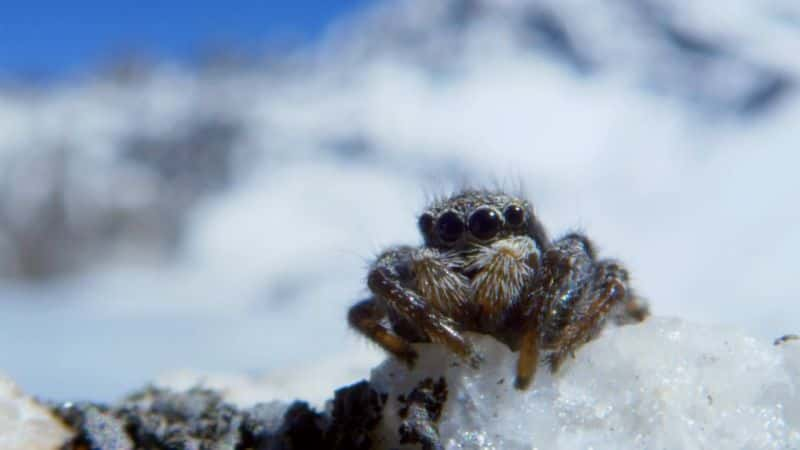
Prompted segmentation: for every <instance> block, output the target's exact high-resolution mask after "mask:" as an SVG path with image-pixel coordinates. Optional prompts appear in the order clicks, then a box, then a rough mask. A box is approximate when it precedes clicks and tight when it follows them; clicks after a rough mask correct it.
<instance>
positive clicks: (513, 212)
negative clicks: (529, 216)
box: [503, 205, 525, 227]
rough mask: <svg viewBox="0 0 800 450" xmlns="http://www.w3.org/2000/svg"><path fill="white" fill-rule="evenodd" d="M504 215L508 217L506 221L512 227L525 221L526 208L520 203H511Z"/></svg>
mask: <svg viewBox="0 0 800 450" xmlns="http://www.w3.org/2000/svg"><path fill="white" fill-rule="evenodd" d="M503 215H504V216H505V218H506V222H507V223H508V224H509V225H511V226H512V227H517V226H520V225H522V222H524V221H525V210H524V209H522V207H521V206H519V205H509V206H508V208H506V210H505V211H504V212H503Z"/></svg>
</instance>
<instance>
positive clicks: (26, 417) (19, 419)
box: [0, 375, 72, 450]
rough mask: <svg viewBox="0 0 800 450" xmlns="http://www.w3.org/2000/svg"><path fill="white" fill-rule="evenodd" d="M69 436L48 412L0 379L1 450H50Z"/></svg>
mask: <svg viewBox="0 0 800 450" xmlns="http://www.w3.org/2000/svg"><path fill="white" fill-rule="evenodd" d="M71 436H72V433H71V432H70V431H69V430H68V429H67V427H66V426H64V424H62V423H61V422H60V421H59V420H58V419H57V418H56V417H54V416H53V415H52V414H51V413H50V411H49V410H48V409H47V408H45V407H44V406H42V405H40V404H38V403H36V402H35V401H33V399H31V398H30V397H28V396H26V395H24V394H23V393H22V391H21V390H20V389H19V388H18V387H17V386H16V385H15V384H14V383H13V382H12V381H11V380H9V379H8V378H6V377H4V376H2V375H0V449H3V450H52V449H56V448H60V446H61V445H63V444H64V443H65V442H67V440H68V439H69V438H70V437H71Z"/></svg>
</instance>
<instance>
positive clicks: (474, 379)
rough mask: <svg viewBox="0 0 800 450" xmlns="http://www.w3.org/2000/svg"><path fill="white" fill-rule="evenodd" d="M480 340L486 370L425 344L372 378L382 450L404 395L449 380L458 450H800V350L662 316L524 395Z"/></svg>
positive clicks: (504, 354)
mask: <svg viewBox="0 0 800 450" xmlns="http://www.w3.org/2000/svg"><path fill="white" fill-rule="evenodd" d="M471 337H472V339H474V341H475V343H476V344H477V345H478V346H479V347H480V349H481V350H482V352H483V353H484V355H485V357H486V361H485V362H484V364H483V367H481V369H480V370H477V371H476V370H473V369H471V368H469V367H468V366H466V365H464V364H463V363H461V361H459V360H458V359H457V358H456V357H454V356H453V355H451V354H450V353H448V352H447V351H445V350H444V349H443V348H442V347H441V346H439V345H431V344H425V345H418V346H417V348H418V350H419V351H420V360H419V361H418V363H417V367H416V368H415V370H414V371H413V372H409V371H408V370H407V369H406V368H405V367H404V366H403V365H402V364H400V363H399V362H398V361H396V360H394V359H390V360H387V361H386V362H385V363H384V364H382V365H381V366H379V367H378V368H377V369H375V370H374V371H373V374H372V382H373V383H374V384H375V385H376V386H377V387H378V389H379V390H382V391H384V392H387V393H388V404H387V409H386V411H385V416H384V421H383V423H382V424H381V429H380V430H379V432H378V433H377V434H378V436H379V437H380V439H381V440H382V447H387V448H392V447H396V446H398V444H399V442H398V433H397V430H398V427H399V425H400V420H401V419H400V418H399V417H398V414H397V411H398V410H399V409H400V407H401V405H400V404H399V403H398V396H400V395H407V394H408V393H409V392H410V391H411V390H412V389H413V388H414V387H415V386H416V385H417V383H419V381H421V380H422V379H425V378H427V377H432V378H433V379H434V380H436V379H438V378H439V377H440V376H444V377H445V379H446V380H447V385H448V389H449V396H448V400H447V402H446V404H445V406H444V410H443V412H442V418H441V420H440V422H439V425H438V426H439V432H440V436H441V441H442V443H443V444H444V446H445V448H448V449H495V448H496V449H531V448H538V449H554V450H556V449H579V448H580V449H585V448H592V449H614V450H622V449H643V448H647V449H745V448H747V449H796V448H800V379H799V378H798V374H800V341H789V342H786V343H785V344H783V345H780V346H774V345H773V344H772V342H767V341H759V340H756V339H754V338H752V337H749V336H746V335H744V334H742V333H740V332H737V331H735V330H731V329H725V328H713V327H705V326H700V325H695V324H690V323H686V322H683V321H681V320H677V319H664V318H651V319H649V320H648V321H646V322H645V323H643V324H640V325H636V326H627V327H622V328H618V329H617V328H615V329H609V330H607V331H606V332H605V333H604V334H603V335H602V336H601V337H600V338H599V339H597V340H596V341H594V342H591V343H589V344H587V345H586V346H584V347H583V348H581V349H580V350H579V351H578V352H577V354H576V358H575V359H574V360H570V361H567V362H566V363H565V365H564V366H563V367H562V369H561V371H560V372H559V373H558V374H556V375H555V376H552V375H550V374H549V373H548V371H547V370H544V368H543V367H540V370H539V372H538V373H537V376H536V379H535V381H534V384H533V386H532V387H531V388H530V389H529V390H527V391H523V392H520V391H517V390H515V389H514V387H513V384H514V383H513V381H514V373H513V370H514V366H515V364H516V359H517V354H516V353H511V352H510V351H509V350H508V349H507V348H506V347H505V346H503V345H502V344H500V343H498V342H497V341H495V340H494V339H492V338H491V337H488V336H477V335H472V336H471ZM409 448H416V447H409Z"/></svg>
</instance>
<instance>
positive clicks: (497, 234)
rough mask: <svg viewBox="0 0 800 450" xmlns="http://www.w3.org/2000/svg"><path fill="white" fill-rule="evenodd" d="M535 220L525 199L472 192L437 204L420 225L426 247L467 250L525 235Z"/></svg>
mask: <svg viewBox="0 0 800 450" xmlns="http://www.w3.org/2000/svg"><path fill="white" fill-rule="evenodd" d="M531 219H532V213H531V206H530V205H529V204H528V202H527V201H525V200H523V199H521V198H517V197H513V196H510V195H508V194H504V193H492V192H486V191H477V190H471V191H464V192H460V193H458V194H456V195H454V196H452V197H449V198H445V199H440V200H436V201H434V202H433V203H432V204H431V205H429V206H428V207H427V208H426V209H425V211H424V212H423V213H422V214H420V217H419V221H418V226H419V230H420V232H421V233H422V236H423V238H424V239H425V245H426V246H428V247H437V248H442V249H449V250H463V249H468V248H470V247H474V246H479V245H489V244H491V243H493V242H495V241H497V240H500V239H505V238H508V237H510V236H515V235H519V236H522V235H525V234H526V233H527V229H528V223H529V221H530V220H531Z"/></svg>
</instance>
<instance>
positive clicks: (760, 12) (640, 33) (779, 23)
mask: <svg viewBox="0 0 800 450" xmlns="http://www.w3.org/2000/svg"><path fill="white" fill-rule="evenodd" d="M797 55H800V6H798V5H797V4H796V2H791V1H758V2H757V1H752V0H751V1H745V0H737V1H729V2H721V1H713V0H704V1H689V0H687V1H680V2H675V1H673V2H667V1H643V0H638V1H633V0H630V1H624V0H615V1H611V0H608V1H602V2H585V1H577V0H573V1H556V0H537V1H533V0H526V1H522V0H518V1H511V0H504V1H499V0H498V1H479V0H471V1H469V0H447V1H442V2H435V3H434V2H425V1H421V0H414V1H402V2H384V3H381V4H380V5H377V6H375V7H373V8H372V9H370V10H367V11H363V12H362V13H360V14H359V15H357V16H354V17H351V18H348V19H347V20H346V21H344V22H341V23H338V24H336V25H335V26H333V27H332V28H331V29H330V31H329V33H328V35H327V37H326V38H325V39H323V40H322V41H320V42H318V43H316V44H314V45H312V46H309V47H307V48H302V49H298V50H293V51H290V52H288V53H285V54H281V55H279V56H277V57H274V58H273V59H271V60H270V61H269V63H265V64H263V65H260V66H258V67H256V68H254V67H247V68H240V69H231V68H226V69H224V70H222V69H220V70H215V69H213V68H207V69H204V70H199V69H188V68H185V67H178V66H171V65H166V64H164V65H158V66H156V67H153V68H151V69H148V70H146V71H144V72H142V73H138V74H136V76H132V77H126V78H120V77H109V76H97V77H95V78H89V79H84V80H80V81H75V82H70V83H60V84H56V85H54V86H51V87H49V88H47V89H44V88H31V87H26V88H24V89H23V88H20V87H19V86H12V85H10V84H9V85H6V87H4V88H0V171H2V172H0V173H2V178H0V185H2V186H3V187H2V190H1V191H0V250H1V251H0V272H2V273H3V274H5V276H6V278H5V279H4V281H2V283H0V369H2V370H3V371H6V372H8V373H9V374H10V375H12V377H14V378H15V379H17V380H18V381H19V382H20V384H21V385H22V386H23V387H24V388H25V389H26V390H27V391H28V392H31V393H34V394H38V395H43V396H47V397H58V398H67V397H69V398H80V397H87V398H93V399H107V398H110V397H111V396H115V395H119V394H121V393H123V392H124V391H125V390H126V389H129V388H131V387H132V386H136V385H138V384H140V383H142V382H144V381H145V380H148V379H151V378H152V377H154V376H155V375H157V374H158V373H160V372H163V371H165V370H167V369H170V368H181V367H193V368H197V369H201V370H209V371H212V370H226V371H245V370H248V371H259V372H261V371H264V370H268V369H271V368H276V367H280V366H285V365H288V364H298V363H300V362H306V363H308V362H313V361H317V360H319V359H323V360H325V361H331V360H333V361H336V360H341V361H346V358H347V356H341V355H347V352H349V351H351V350H352V349H353V348H362V349H363V348H364V347H366V346H367V344H365V343H364V342H363V341H362V340H361V339H360V338H358V337H356V336H355V335H354V334H353V333H352V332H350V331H349V330H348V329H347V327H346V324H345V320H344V316H345V312H346V308H347V307H348V305H349V304H350V303H352V302H354V301H355V300H357V299H359V298H361V297H363V296H364V295H366V290H365V288H364V285H363V279H364V269H365V267H366V265H367V264H368V263H369V260H370V258H372V257H373V255H374V254H375V252H376V251H378V250H379V249H380V248H382V247H384V246H387V245H391V244H393V243H415V242H418V241H419V240H418V237H417V235H416V234H417V233H416V228H415V218H414V215H415V213H417V212H418V211H419V209H420V208H421V207H422V205H423V203H424V201H425V193H426V192H430V191H434V192H436V191H439V190H443V189H445V190H446V189H448V188H452V187H453V186H456V185H458V183H461V182H463V181H464V180H467V181H468V182H472V183H495V182H499V183H500V184H501V185H505V186H508V187H512V188H513V187H517V186H518V185H521V186H522V189H523V190H524V192H525V193H526V194H527V195H529V197H530V198H531V200H532V201H533V202H534V204H535V205H536V207H537V211H538V213H539V215H540V216H541V218H542V220H543V222H544V223H545V224H546V225H547V226H548V227H549V229H550V231H551V233H552V234H554V235H558V234H560V233H561V232H565V231H567V230H569V229H571V228H575V227H580V228H582V229H584V230H585V231H586V232H587V233H588V234H589V235H590V236H592V237H594V238H595V239H596V241H597V243H598V246H599V248H600V250H601V252H602V254H603V255H605V256H610V257H616V258H619V259H621V260H622V261H624V262H625V263H626V264H627V265H628V267H629V268H630V270H631V272H632V273H633V275H634V277H635V283H636V286H637V288H638V290H640V291H641V292H642V293H644V295H646V296H647V297H648V298H649V299H650V301H651V303H652V306H653V310H654V311H655V313H656V314H661V315H679V316H683V317H686V318H689V319H693V320H699V321H705V322H719V323H726V324H731V325H735V326H739V327H743V328H745V329H748V330H749V331H751V332H753V333H756V334H758V335H760V336H763V337H764V338H772V337H776V336H778V335H781V334H785V333H788V332H797V330H798V329H799V328H800V321H798V319H797V317H800V315H799V314H798V307H797V306H796V305H797V301H796V297H797V296H796V295H795V294H794V293H793V290H792V289H791V286H793V283H794V279H795V277H796V274H797V270H796V263H795V255H796V254H797V253H798V251H800V232H798V227H797V226H796V223H797V222H798V219H800V212H798V210H797V208H795V207H794V203H796V199H797V198H798V197H799V194H800V181H798V179H797V177H796V167H797V166H798V164H800V154H798V153H797V151H796V148H797V147H798V144H800V138H798V137H797V133H796V131H795V130H796V123H797V122H798V119H800V102H798V95H797V89H798V79H800V78H798V74H800V58H798V57H797ZM373 357H374V360H376V361H377V360H378V359H379V355H378V354H377V352H376V353H375V355H373ZM344 363H345V362H343V364H344ZM325 364H328V362H326V363H325ZM320 382H321V383H324V380H321V381H320Z"/></svg>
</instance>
